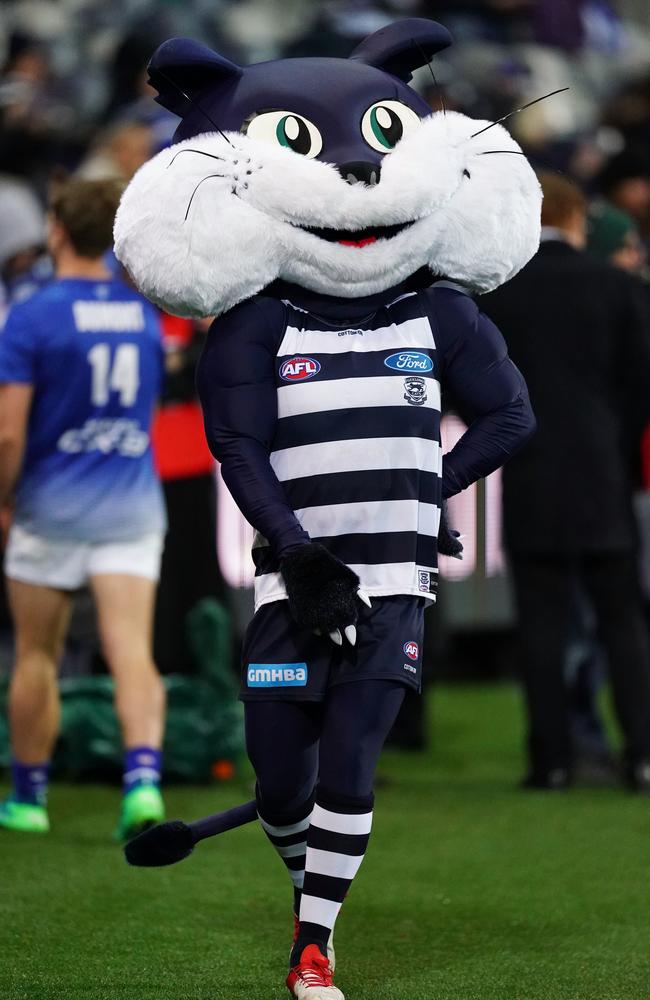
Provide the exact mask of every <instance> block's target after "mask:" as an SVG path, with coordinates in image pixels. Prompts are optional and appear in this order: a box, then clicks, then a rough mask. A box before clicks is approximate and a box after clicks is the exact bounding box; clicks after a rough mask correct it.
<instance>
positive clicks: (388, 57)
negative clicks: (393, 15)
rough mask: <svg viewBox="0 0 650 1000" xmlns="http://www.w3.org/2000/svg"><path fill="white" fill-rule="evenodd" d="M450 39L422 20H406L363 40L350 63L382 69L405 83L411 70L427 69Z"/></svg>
mask: <svg viewBox="0 0 650 1000" xmlns="http://www.w3.org/2000/svg"><path fill="white" fill-rule="evenodd" d="M452 42H453V38H452V37H451V35H450V33H449V32H448V31H447V29H446V28H445V27H443V25H442V24H438V22H437V21H430V20H428V18H424V17H407V18H404V19H403V20H401V21H395V22H394V23H393V24H388V25H386V27H385V28H380V29H379V31H375V32H374V33H373V34H372V35H369V36H368V37H367V38H365V39H364V40H363V41H362V42H361V44H360V45H358V46H357V48H356V49H355V50H354V52H353V53H352V55H351V56H350V59H355V60H356V61H357V62H362V63H366V64H367V65H368V66H375V67H376V68H377V69H383V70H385V72H386V73H392V75H393V76H398V77H399V78H400V79H401V80H404V82H405V83H408V82H409V80H410V79H411V77H412V75H413V70H414V69H418V68H419V67H420V66H426V64H427V63H428V62H429V61H430V59H431V57H432V56H434V55H435V54H436V52H441V51H442V50H443V49H446V48H448V47H449V46H450V45H451V44H452Z"/></svg>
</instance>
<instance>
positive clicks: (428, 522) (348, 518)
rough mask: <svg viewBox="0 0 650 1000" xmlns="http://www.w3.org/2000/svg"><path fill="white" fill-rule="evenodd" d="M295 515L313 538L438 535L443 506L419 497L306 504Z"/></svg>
mask: <svg viewBox="0 0 650 1000" xmlns="http://www.w3.org/2000/svg"><path fill="white" fill-rule="evenodd" d="M295 515H296V517H297V518H298V520H299V521H300V523H301V524H302V526H303V528H304V529H305V531H306V532H307V533H308V534H309V535H311V537H312V538H324V537H326V536H328V535H354V534H368V533H370V534H375V533H376V532H383V531H414V530H417V533H418V534H419V535H432V536H433V537H434V538H435V537H437V535H438V526H439V524H440V508H439V507H436V505H435V504H432V503H420V502H419V501H418V500H373V501H370V502H368V503H364V502H363V501H362V502H359V503H333V504H324V505H323V506H320V507H303V509H302V510H297V511H295ZM255 547H257V545H256V546H255Z"/></svg>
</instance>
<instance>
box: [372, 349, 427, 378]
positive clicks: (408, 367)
mask: <svg viewBox="0 0 650 1000" xmlns="http://www.w3.org/2000/svg"><path fill="white" fill-rule="evenodd" d="M384 364H385V365H386V367H387V368H393V369H394V370H395V371H397V372H413V373H414V374H415V373H417V372H431V371H433V361H432V360H431V358H430V357H429V355H428V354H421V353H420V351H401V352H400V353H399V354H391V356H390V357H389V358H386V359H385V361H384Z"/></svg>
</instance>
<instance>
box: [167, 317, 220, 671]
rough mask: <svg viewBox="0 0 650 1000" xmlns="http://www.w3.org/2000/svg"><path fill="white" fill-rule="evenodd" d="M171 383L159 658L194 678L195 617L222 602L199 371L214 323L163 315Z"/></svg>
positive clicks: (211, 473)
mask: <svg viewBox="0 0 650 1000" xmlns="http://www.w3.org/2000/svg"><path fill="white" fill-rule="evenodd" d="M161 322H162V331H163V345H164V348H165V367H166V379H165V386H164V391H163V394H162V397H161V400H160V406H159V408H158V411H157V413H156V418H155V420H154V424H153V429H152V443H153V449H154V456H155V460H156V468H157V470H158V474H159V475H160V478H161V479H162V483H163V489H164V492H165V504H166V507H167V518H168V525H169V526H168V531H167V535H166V538H165V548H164V550H163V558H162V566H161V572H160V586H159V588H158V596H157V601H156V615H155V620H154V621H155V625H154V655H155V660H156V663H157V665H158V667H159V669H160V670H161V671H162V672H163V673H164V674H166V673H193V672H194V671H195V670H196V667H197V664H196V663H195V662H194V659H193V656H192V653H191V649H190V644H189V642H188V615H189V613H190V612H191V611H192V609H193V608H195V607H196V606H197V604H198V603H199V601H201V600H202V599H203V598H205V597H217V596H221V591H222V583H221V577H220V574H219V568H218V564H217V550H216V538H217V527H216V511H215V506H216V497H215V492H216V491H215V479H214V470H215V463H214V459H213V458H212V455H211V453H210V450H209V448H208V445H207V442H206V440H205V431H204V429H203V413H202V412H201V407H200V405H199V402H198V399H197V395H196V386H195V372H196V364H197V361H198V359H199V355H200V353H201V349H202V347H203V342H204V340H205V335H206V333H207V331H208V329H209V327H210V324H211V320H207V321H197V322H194V321H192V320H188V319H180V318H178V317H176V316H167V315H165V314H164V313H163V314H162V315H161Z"/></svg>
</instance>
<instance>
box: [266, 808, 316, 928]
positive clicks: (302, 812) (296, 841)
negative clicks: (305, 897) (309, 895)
mask: <svg viewBox="0 0 650 1000" xmlns="http://www.w3.org/2000/svg"><path fill="white" fill-rule="evenodd" d="M260 808H261V807H260V805H259V803H258V813H257V815H258V817H259V821H260V824H261V826H262V829H263V830H264V832H265V834H266V836H267V837H268V838H269V840H270V841H271V843H272V844H273V846H274V847H275V849H276V851H277V852H278V854H279V855H280V857H281V858H282V860H283V862H284V864H285V865H286V868H287V871H288V872H289V876H290V878H291V881H292V882H293V908H294V913H298V912H299V910H300V894H301V891H302V884H303V881H304V878H305V854H306V851H307V830H308V829H309V820H310V817H311V813H312V809H313V808H314V800H313V798H311V799H310V800H309V801H308V802H306V803H304V804H303V806H302V808H300V809H296V810H293V811H292V813H291V814H290V815H288V814H286V815H280V814H278V813H276V814H275V815H272V814H268V813H267V814H266V816H267V818H265V817H264V816H262V815H261V813H260V811H259V810H260Z"/></svg>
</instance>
